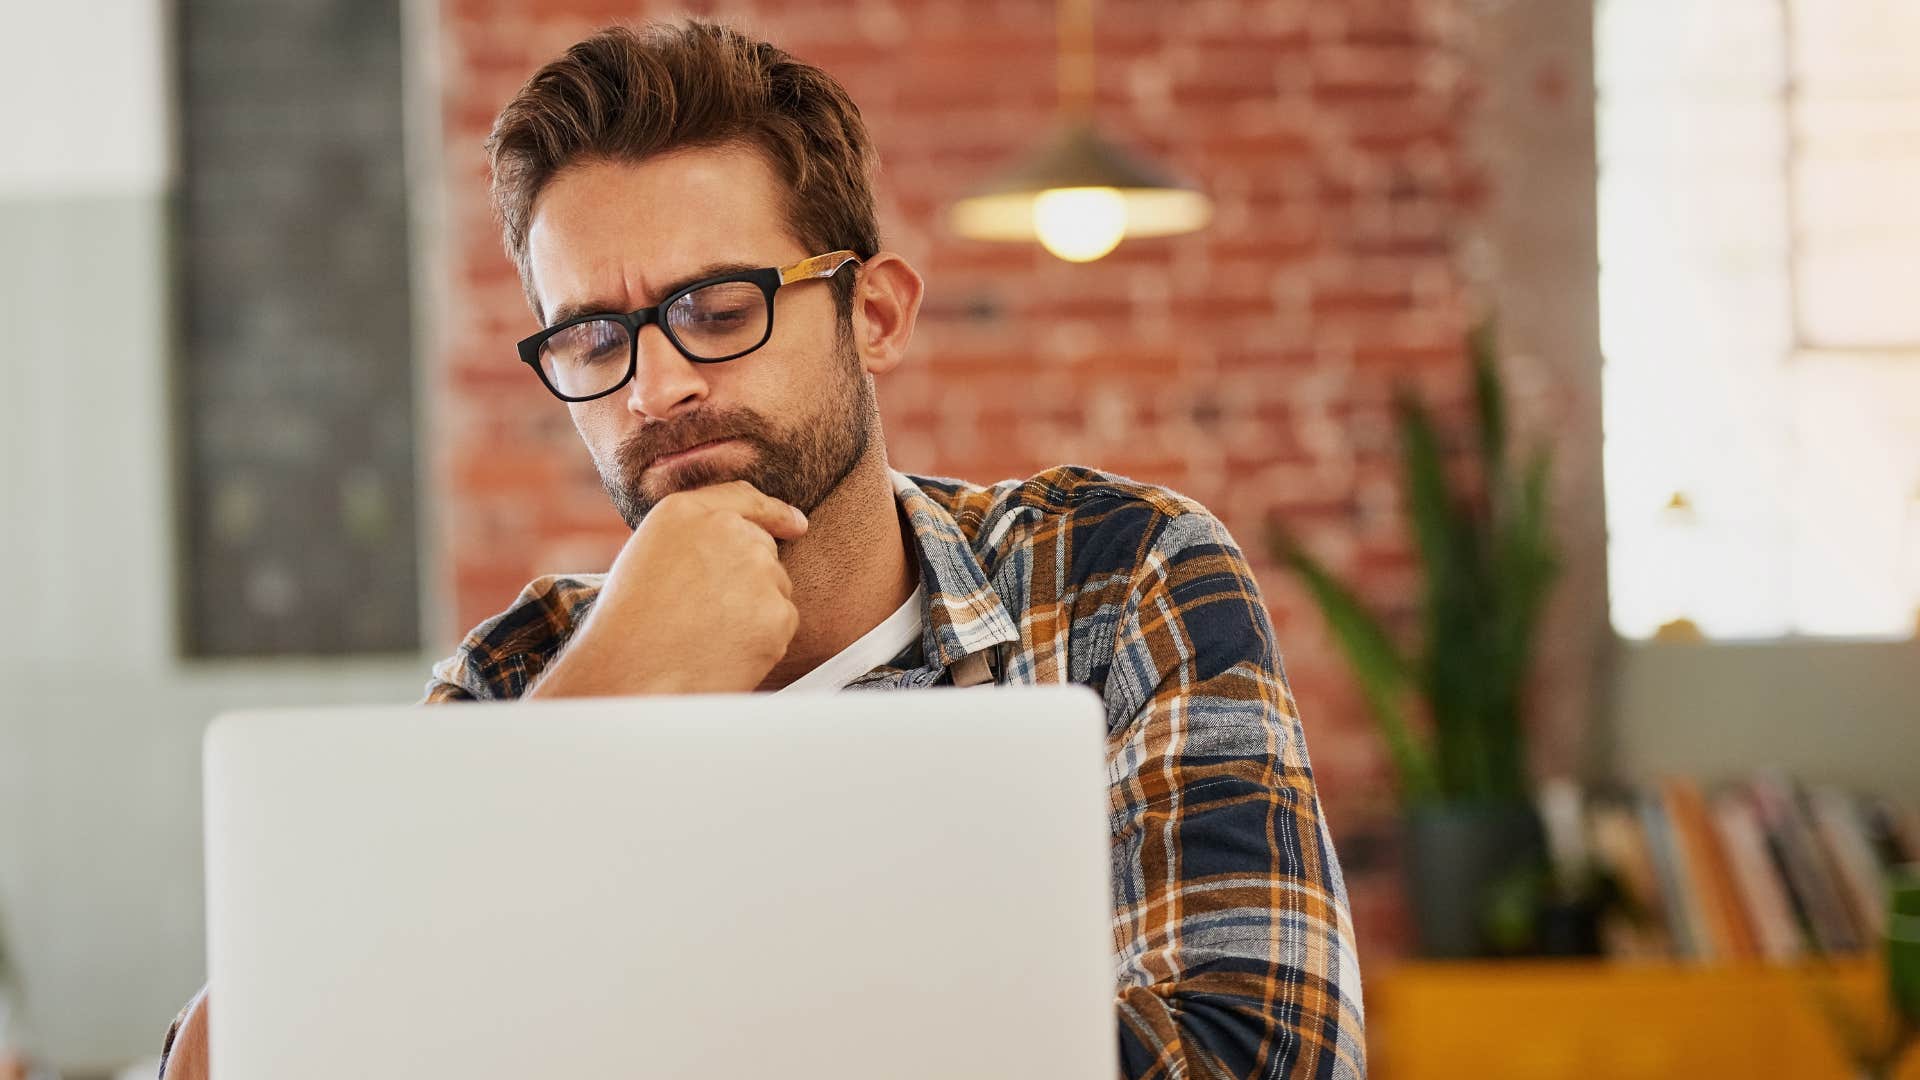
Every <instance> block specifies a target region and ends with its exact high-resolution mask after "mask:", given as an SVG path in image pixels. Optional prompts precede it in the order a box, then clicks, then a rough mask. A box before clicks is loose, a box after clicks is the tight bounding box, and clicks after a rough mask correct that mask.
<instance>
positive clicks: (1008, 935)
mask: <svg viewBox="0 0 1920 1080" xmlns="http://www.w3.org/2000/svg"><path fill="white" fill-rule="evenodd" d="M1104 733H1105V724H1104V713H1103V711H1102V709H1101V706H1100V703H1099V701H1098V699H1097V698H1095V697H1094V696H1093V695H1092V694H1091V693H1090V692H1089V691H1087V690H1085V689H1082V688H1078V687H1053V688H1041V689H1004V690H1003V689H995V690H988V691H980V690H965V691H955V690H944V691H943V690H927V691H917V692H910V693H905V694H901V693H850V694H844V695H833V696H827V695H820V696H799V697H794V696H787V695H782V696H778V697H776V696H773V695H742V696H729V697H713V696H708V697H690V698H654V699H645V700H640V699H635V700H625V701H593V702H565V703H553V704H548V703H539V704H534V703H526V704H513V705H480V706H451V707H438V708H414V707H392V708H388V707H380V708H348V709H310V710H298V711H276V712H248V713H237V714H230V715H227V716H223V717H221V718H220V719H219V720H217V721H216V722H215V723H214V725H213V726H212V727H211V728H210V729H209V731H208V733H207V738H206V746H205V754H206V845H207V846H206V863H207V919H208V971H209V980H210V982H211V985H212V994H213V999H212V1000H213V1013H212V1016H213V1019H212V1024H211V1032H210V1034H211V1043H212V1046H211V1049H212V1064H213V1077H214V1078H215V1080H240V1078H254V1077H261V1078H267V1077H271V1078H274V1080H301V1078H306V1077H314V1078H320V1077H325V1078H327V1080H336V1078H338V1077H341V1076H355V1077H365V1078H380V1077H393V1078H402V1077H404V1078H407V1080H419V1078H422V1077H449V1078H455V1077H457V1078H460V1080H478V1078H487V1077H501V1078H506V1077H513V1078H515V1080H521V1078H524V1077H528V1076H565V1077H614V1076H620V1077H629V1076H635V1077H637V1076H644V1077H660V1078H668V1077H687V1078H693V1077H699V1078H701V1080H722V1078H729V1077H741V1078H745V1077H754V1078H756V1080H759V1078H764V1077H767V1076H776V1075H777V1076H783V1077H789V1078H798V1080H811V1078H816V1077H817V1078H821V1080H825V1078H827V1077H833V1078H835V1080H863V1078H874V1080H878V1078H881V1077H886V1078H888V1080H894V1078H898V1077H903V1076H913V1077H921V1078H927V1080H940V1078H954V1080H959V1078H962V1077H965V1078H967V1080H977V1078H979V1077H982V1076H995V1077H1032V1078H1035V1080H1039V1078H1042V1077H1044V1078H1047V1080H1076V1078H1082V1077H1084V1078H1087V1080H1096V1078H1097V1080H1111V1078H1112V1077H1114V1076H1116V1075H1118V1069H1119V1065H1118V1056H1117V1047H1116V1035H1115V1031H1116V1026H1115V1018H1114V1005H1113V994H1114V975H1113V960H1112V948H1113V946H1112V931H1111V929H1110V925H1111V913H1112V906H1111V902H1110V897H1109V887H1110V886H1109V882H1108V844H1109V841H1108V833H1107V823H1106V807H1107V794H1106V769H1105V755H1104Z"/></svg>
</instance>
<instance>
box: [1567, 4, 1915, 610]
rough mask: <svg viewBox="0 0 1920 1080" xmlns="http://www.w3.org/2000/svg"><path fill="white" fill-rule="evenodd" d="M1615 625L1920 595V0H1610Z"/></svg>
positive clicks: (1602, 74)
mask: <svg viewBox="0 0 1920 1080" xmlns="http://www.w3.org/2000/svg"><path fill="white" fill-rule="evenodd" d="M1596 10H1597V19H1598V22H1597V27H1596V34H1595V42H1596V72H1597V79H1598V82H1599V97H1600V115H1599V132H1600V134H1599V143H1600V145H1599V157H1600V181H1599V183H1600V191H1599V200H1600V263H1601V266H1600V309H1601V339H1602V340H1601V347H1602V351H1603V353H1604V354H1605V357H1606V366H1605V371H1604V375H1603V395H1604V423H1605V432H1606V451H1605V452H1606V497H1607V516H1608V519H1609V530H1610V534H1611V535H1610V537H1609V544H1608V560H1609V570H1610V576H1611V579H1612V611H1613V623H1614V626H1615V628H1616V629H1617V630H1619V631H1620V633H1622V634H1623V635H1625V636H1628V637H1647V636H1650V635H1653V634H1655V633H1656V632H1657V631H1658V629H1659V628H1660V627H1662V626H1663V625H1668V624H1673V623H1676V622H1677V620H1681V619H1686V620H1688V621H1690V622H1691V623H1693V624H1694V625H1695V626H1697V627H1698V628H1699V629H1700V630H1701V631H1703V632H1704V633H1705V634H1706V635H1707V636H1709V637H1713V638H1767V637H1778V636H1783V635H1794V634H1804V635H1822V636H1851V637H1891V636H1902V637H1904V636H1906V635H1909V634H1912V633H1913V632H1914V631H1915V620H1916V617H1917V616H1920V194H1916V193H1920V61H1916V59H1915V58H1916V57H1920V5H1916V4H1913V3H1912V2H1911V0H1771V2H1760V0H1684V2H1678V3H1676V2H1674V0H1600V2H1599V3H1598V4H1597V9H1596Z"/></svg>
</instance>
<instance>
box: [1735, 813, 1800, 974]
mask: <svg viewBox="0 0 1920 1080" xmlns="http://www.w3.org/2000/svg"><path fill="white" fill-rule="evenodd" d="M1713 822H1714V826H1715V828H1716V829H1717V830H1718V832H1719V834H1720V842H1721V846H1722V847H1723V848H1725V850H1726V853H1727V864H1728V869H1729V871H1730V873H1731V874H1732V876H1733V880H1734V887H1735V889H1736V890H1737V891H1738V893H1739V896H1740V900H1741V902H1742V903H1743V904H1744V905H1745V907H1746V909H1747V915H1748V918H1749V921H1750V922H1751V923H1752V924H1753V931H1754V940H1755V945H1756V947H1757V948H1758V949H1759V951H1760V955H1761V956H1762V957H1763V958H1765V959H1767V960H1770V961H1774V962H1776V963H1786V962H1790V961H1793V960H1798V959H1799V958H1800V957H1801V956H1802V955H1803V954H1804V953H1805V952H1806V935H1805V934H1804V932H1803V931H1802V930H1801V929H1800V924H1799V922H1798V920H1797V919H1796V918H1795V916H1794V911H1793V902H1792V900H1791V899H1789V898H1788V896H1787V891H1786V886H1785V884H1784V883H1783V882H1782V881H1781V880H1780V874H1779V872H1778V870H1777V869H1776V868H1775V866H1774V862H1773V856H1772V853H1770V852H1769V851H1768V850H1767V837H1766V833H1765V832H1764V831H1762V830H1761V828H1760V819H1759V818H1758V817H1757V816H1756V815H1755V814H1754V809H1753V804H1752V803H1751V802H1749V801H1748V800H1747V797H1746V795H1745V794H1744V793H1743V792H1738V791H1731V792H1724V793H1722V794H1721V795H1719V796H1718V797H1716V798H1715V799H1714V800H1713Z"/></svg>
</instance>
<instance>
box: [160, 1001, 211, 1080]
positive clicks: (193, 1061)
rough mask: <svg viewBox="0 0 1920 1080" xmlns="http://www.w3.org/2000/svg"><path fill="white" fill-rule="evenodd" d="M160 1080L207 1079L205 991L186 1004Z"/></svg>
mask: <svg viewBox="0 0 1920 1080" xmlns="http://www.w3.org/2000/svg"><path fill="white" fill-rule="evenodd" d="M160 1080H207V991H206V990H205V989H204V988H202V989H201V991H200V993H199V995H198V996H196V997H195V998H194V999H193V1001H192V1002H190V1003H188V1005H187V1012H186V1015H185V1016H184V1017H183V1018H182V1019H181V1021H180V1029H179V1030H178V1031H175V1032H174V1033H173V1044H172V1046H171V1047H170V1048H169V1049H168V1052H167V1069H166V1071H165V1072H163V1073H161V1074H160Z"/></svg>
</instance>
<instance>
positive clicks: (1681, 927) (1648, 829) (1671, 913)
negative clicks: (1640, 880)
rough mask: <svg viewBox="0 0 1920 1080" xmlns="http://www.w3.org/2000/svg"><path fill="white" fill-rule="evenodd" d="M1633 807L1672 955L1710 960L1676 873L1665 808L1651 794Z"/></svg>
mask: <svg viewBox="0 0 1920 1080" xmlns="http://www.w3.org/2000/svg"><path fill="white" fill-rule="evenodd" d="M1637 808H1638V810H1639V816H1640V828H1641V830H1642V831H1643V832H1644V833H1645V834H1646V838H1647V854H1648V856H1649V857H1650V859H1651V861H1652V863H1653V871H1654V877H1655V879H1656V880H1658V881H1659V882H1660V907H1661V909H1662V910H1663V911H1665V912H1666V913H1667V933H1668V934H1669V935H1670V936H1671V938H1672V941H1673V955H1674V956H1675V957H1677V958H1679V959H1710V958H1711V950H1712V943H1711V942H1707V941H1705V940H1703V936H1702V935H1703V929H1702V928H1701V927H1700V926H1699V925H1698V920H1697V914H1696V912H1695V910H1694V907H1693V902H1692V899H1691V897H1690V896H1689V895H1688V894H1687V883H1686V880H1685V878H1683V877H1682V876H1681V874H1680V871H1679V856H1678V855H1677V854H1676V853H1675V851H1674V847H1675V843H1674V837H1673V830H1672V828H1671V827H1670V826H1669V825H1668V824H1667V811H1666V808H1665V807H1664V806H1663V805H1662V804H1661V801H1660V796H1659V794H1657V793H1655V792H1651V791H1647V792H1642V793H1641V794H1640V797H1639V799H1638V800H1637Z"/></svg>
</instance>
